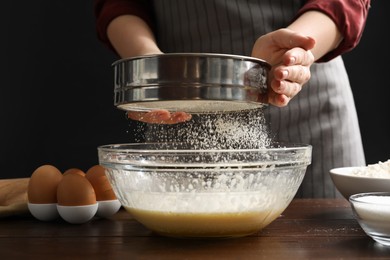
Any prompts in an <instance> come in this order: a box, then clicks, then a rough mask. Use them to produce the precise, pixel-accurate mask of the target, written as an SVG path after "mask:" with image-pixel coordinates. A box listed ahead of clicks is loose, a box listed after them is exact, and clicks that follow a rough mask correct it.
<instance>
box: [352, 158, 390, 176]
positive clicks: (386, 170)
mask: <svg viewBox="0 0 390 260" xmlns="http://www.w3.org/2000/svg"><path fill="white" fill-rule="evenodd" d="M351 175H355V176H360V177H372V178H390V159H389V160H387V161H385V162H379V163H376V164H369V165H367V166H365V167H358V168H356V169H355V170H354V171H352V172H351Z"/></svg>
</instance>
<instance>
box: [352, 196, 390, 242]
mask: <svg viewBox="0 0 390 260" xmlns="http://www.w3.org/2000/svg"><path fill="white" fill-rule="evenodd" d="M349 201H350V203H351V206H352V210H353V213H354V216H355V218H356V220H357V221H358V222H359V224H360V226H361V227H362V229H363V230H364V232H366V234H367V235H369V236H370V237H371V238H372V239H374V240H375V241H377V242H378V243H380V244H382V245H385V246H390V193H389V192H370V193H359V194H355V195H352V196H351V197H350V198H349Z"/></svg>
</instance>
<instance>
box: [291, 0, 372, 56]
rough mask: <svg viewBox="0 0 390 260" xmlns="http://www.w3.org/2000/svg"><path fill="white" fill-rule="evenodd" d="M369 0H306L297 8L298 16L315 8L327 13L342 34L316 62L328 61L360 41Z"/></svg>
mask: <svg viewBox="0 0 390 260" xmlns="http://www.w3.org/2000/svg"><path fill="white" fill-rule="evenodd" d="M370 1H371V0H308V1H306V3H305V4H304V5H303V7H302V8H301V9H300V10H299V12H298V15H297V17H298V16H300V15H301V14H303V13H304V12H307V11H310V10H315V11H320V12H323V13H325V14H326V15H328V16H329V17H330V18H331V19H332V20H333V21H334V22H335V23H336V25H337V27H338V29H339V31H340V32H341V34H342V35H343V37H344V38H343V40H342V42H341V43H340V44H339V46H338V47H337V48H336V49H334V50H332V51H331V52H329V53H327V54H326V55H324V56H323V57H321V58H320V59H319V60H317V62H325V61H329V60H331V59H333V58H335V57H337V56H338V55H341V54H343V53H345V52H348V51H350V50H352V49H353V48H354V47H355V46H356V45H357V44H358V43H359V41H360V38H361V36H362V34H363V30H364V27H365V24H366V20H367V15H368V10H369V8H370Z"/></svg>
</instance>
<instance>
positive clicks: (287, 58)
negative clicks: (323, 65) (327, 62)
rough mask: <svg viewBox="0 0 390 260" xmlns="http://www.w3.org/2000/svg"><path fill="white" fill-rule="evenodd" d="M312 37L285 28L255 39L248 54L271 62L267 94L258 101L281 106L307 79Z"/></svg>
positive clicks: (310, 60)
mask: <svg viewBox="0 0 390 260" xmlns="http://www.w3.org/2000/svg"><path fill="white" fill-rule="evenodd" d="M314 45H315V40H314V39H313V38H310V37H306V36H304V35H302V34H298V33H296V32H294V31H292V30H289V29H279V30H276V31H273V32H271V33H268V34H265V35H263V36H261V37H259V38H258V39H257V41H256V42H255V44H254V46H253V50H252V56H253V57H256V58H260V59H263V60H265V61H267V62H268V63H269V64H270V65H271V66H272V68H271V71H270V74H269V80H268V93H267V96H266V97H265V100H264V97H262V98H261V99H262V101H264V102H266V103H270V104H272V105H275V106H278V107H283V106H286V105H287V104H288V102H289V101H290V99H291V98H293V97H294V96H295V95H297V94H298V93H299V91H301V89H302V86H303V85H304V84H305V83H306V82H307V81H308V80H309V79H310V76H311V74H310V66H311V65H312V64H313V63H314V56H313V54H312V53H311V51H310V50H311V49H312V48H313V47H314Z"/></svg>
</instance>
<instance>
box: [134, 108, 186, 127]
mask: <svg viewBox="0 0 390 260" xmlns="http://www.w3.org/2000/svg"><path fill="white" fill-rule="evenodd" d="M127 116H128V118H130V119H133V120H137V121H141V122H144V123H149V124H177V123H183V122H186V121H189V120H191V118H192V115H191V114H188V113H185V112H173V113H171V112H169V111H167V110H163V109H161V110H152V111H150V112H135V111H128V112H127Z"/></svg>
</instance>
